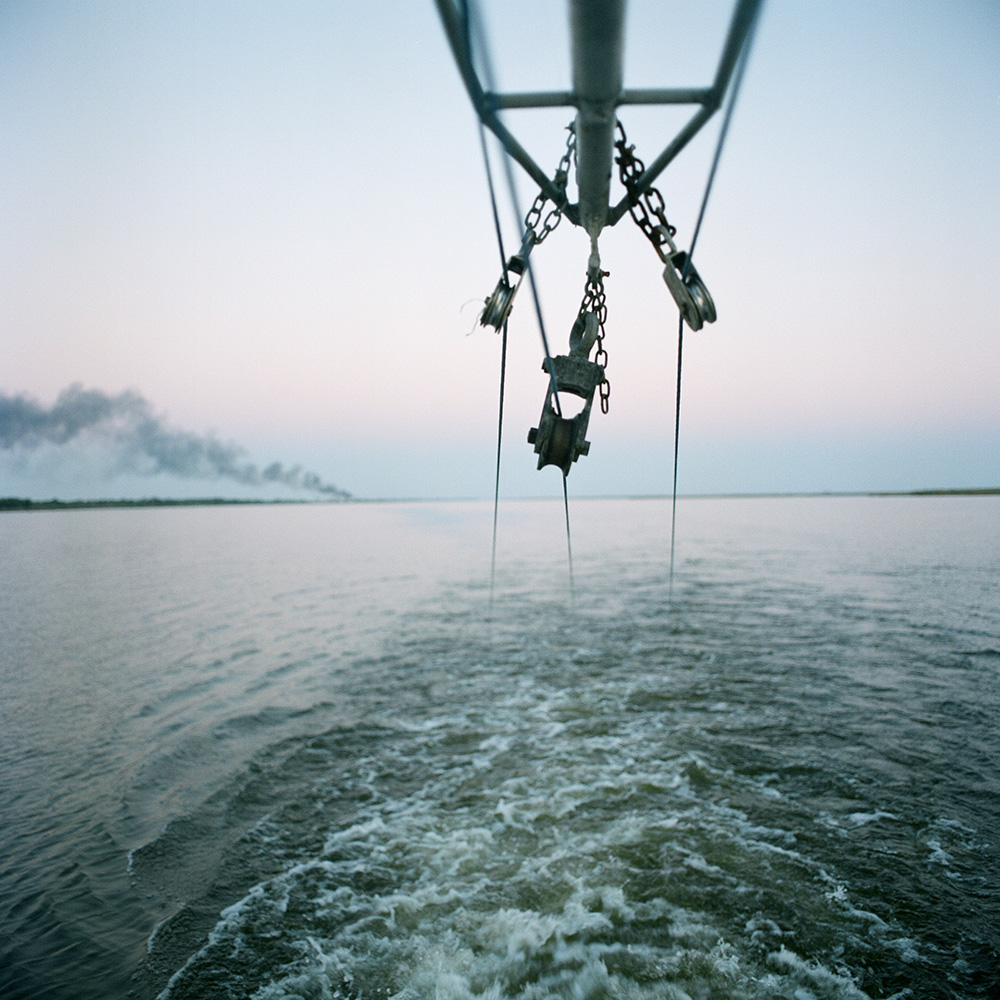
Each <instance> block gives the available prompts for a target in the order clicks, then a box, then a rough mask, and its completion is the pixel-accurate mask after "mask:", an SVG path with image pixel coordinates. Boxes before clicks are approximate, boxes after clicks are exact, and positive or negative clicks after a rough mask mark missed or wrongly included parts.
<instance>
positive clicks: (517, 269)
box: [479, 228, 537, 331]
mask: <svg viewBox="0 0 1000 1000" xmlns="http://www.w3.org/2000/svg"><path fill="white" fill-rule="evenodd" d="M536 242H537V239H536V236H535V231H534V229H531V228H528V229H526V230H525V233H524V239H523V241H522V242H521V249H520V250H518V252H517V253H516V254H514V256H513V257H510V258H509V259H508V261H507V263H506V265H505V266H504V273H503V274H502V275H501V276H500V280H499V281H498V282H497V287H496V288H494V289H493V294H492V295H491V296H490V297H489V298H488V299H486V300H485V301H486V304H485V306H484V307H483V312H482V315H481V316H480V317H479V325H480V326H492V327H493V329H495V330H498V331H499V330H502V329H503V325H504V323H506V322H507V317H508V316H510V311H511V309H513V308H514V296H515V295H516V294H517V290H518V288H520V287H521V281H522V280H523V279H524V274H525V271H527V269H528V256H529V255H530V253H531V248H532V247H533V246H534V245H535V243H536ZM508 274H514V275H517V281H516V282H514V283H511V281H510V280H509V279H508V277H507V276H508Z"/></svg>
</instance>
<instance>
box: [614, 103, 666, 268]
mask: <svg viewBox="0 0 1000 1000" xmlns="http://www.w3.org/2000/svg"><path fill="white" fill-rule="evenodd" d="M618 135H619V138H618V141H617V142H616V143H615V149H617V150H618V155H617V156H616V157H615V162H616V163H617V164H618V176H619V178H620V180H621V182H622V184H623V185H624V187H625V190H626V191H628V201H629V206H628V211H629V215H631V216H632V219H633V221H634V222H635V224H636V225H637V226H638V227H639V228H640V229H641V230H642V231H643V232H644V233H645V234H646V238H647V239H648V240H649V242H650V243H652V244H653V248H654V249H655V250H656V252H657V254H658V255H659V257H660V260H662V261H663V262H664V264H666V263H668V262H669V259H670V258H669V255H668V254H667V253H665V252H664V250H663V244H664V243H667V244H669V245H670V248H671V249H672V250H676V247H675V246H674V245H673V237H674V236H676V235H677V228H676V227H675V226H672V225H670V223H669V222H668V221H667V213H666V206H665V204H664V202H663V195H662V194H660V192H659V191H658V190H657V189H656V188H655V187H650V188H647V189H646V190H645V191H643V192H641V193H640V194H636V193H635V182H636V179H637V178H639V177H640V176H642V174H643V172H644V171H645V169H646V165H645V164H644V163H643V162H642V160H640V159H639V157H638V156H636V155H635V146H630V145H628V140H627V139H626V138H625V129H624V128H623V127H622V123H621V122H618ZM654 219H655V223H654Z"/></svg>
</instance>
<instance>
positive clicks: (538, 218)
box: [524, 123, 576, 244]
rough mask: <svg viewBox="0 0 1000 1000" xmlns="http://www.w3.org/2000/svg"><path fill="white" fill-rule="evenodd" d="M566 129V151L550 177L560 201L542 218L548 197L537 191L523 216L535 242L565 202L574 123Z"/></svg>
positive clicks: (556, 220) (554, 223)
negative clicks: (567, 133)
mask: <svg viewBox="0 0 1000 1000" xmlns="http://www.w3.org/2000/svg"><path fill="white" fill-rule="evenodd" d="M566 131H567V132H569V137H568V138H567V139H566V151H565V152H564V153H563V155H562V158H561V159H560V160H559V166H558V167H556V173H555V177H554V178H553V179H552V183H553V185H554V186H555V187H556V188H557V189H558V190H559V191H560V193H561V194H562V201H561V203H560V204H558V205H553V206H552V207H551V208H550V209H549V211H548V212H547V213H546V215H545V218H544V219H543V218H542V210H543V209H544V208H545V204H546V202H547V201H548V197H547V196H546V194H545V193H544V192H543V191H539V192H538V195H537V196H536V198H535V200H534V202H533V204H532V206H531V208H529V209H528V214H527V215H526V216H525V217H524V228H525V231H527V232H531V233H533V234H534V239H533V240H532V242H533V243H535V244H538V243H541V242H542V240H544V239H545V237H546V236H548V235H549V233H551V232H552V230H553V229H555V228H556V226H558V225H559V220H560V219H562V212H563V207H564V206H565V204H566V181H567V179H568V177H569V165H570V162H571V161H572V158H573V156H574V155H575V153H576V129H575V127H574V125H573V124H572V123H571V124H570V125H568V126H567V127H566Z"/></svg>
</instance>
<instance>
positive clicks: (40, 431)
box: [0, 384, 350, 498]
mask: <svg viewBox="0 0 1000 1000" xmlns="http://www.w3.org/2000/svg"><path fill="white" fill-rule="evenodd" d="M96 439H104V440H110V441H111V442H112V443H113V444H114V446H115V452H116V455H117V457H118V462H117V466H118V471H122V472H123V471H130V472H141V473H146V474H149V475H155V474H157V473H166V474H168V475H174V476H183V477H184V478H187V479H213V478H218V477H222V478H224V479H230V480H233V481H235V482H238V483H242V484H243V485H245V486H266V485H269V484H278V485H282V486H287V487H290V488H291V489H295V490H304V491H308V492H310V493H318V494H323V495H325V496H330V497H341V498H346V497H349V496H350V494H349V493H346V492H345V491H344V490H341V489H338V488H337V487H336V486H333V485H331V484H329V483H326V482H324V481H323V480H322V479H321V478H320V477H319V476H317V475H316V473H314V472H307V471H305V470H304V469H302V467H301V466H298V465H294V466H291V467H287V468H286V467H285V466H284V465H282V464H281V462H272V463H271V464H270V465H268V466H267V467H266V468H264V469H259V468H258V467H257V466H256V465H254V464H253V463H252V462H247V461H246V460H245V456H246V454H247V453H246V450H245V449H244V448H241V447H240V446H239V445H237V444H232V443H230V444H226V443H224V442H222V441H219V440H218V439H217V438H214V437H212V436H211V435H202V434H193V433H191V432H190V431H181V430H172V429H171V428H169V427H167V426H166V424H165V423H164V421H163V419H162V418H161V417H159V416H157V415H156V414H154V413H153V411H152V409H151V407H150V405H149V403H148V402H147V401H146V400H145V399H144V398H143V397H142V396H140V395H139V394H138V393H137V392H123V393H120V394H119V395H117V396H109V395H107V394H106V393H103V392H101V391H100V390H99V389H84V388H83V386H81V385H79V384H74V385H71V386H69V388H67V389H63V391H62V392H61V393H59V396H58V397H57V399H56V401H55V403H54V404H53V405H52V406H51V407H49V408H46V407H44V406H42V404H41V403H39V402H38V400H36V399H32V398H31V397H30V396H25V395H18V396H7V395H4V394H2V393H0V449H5V450H11V449H15V448H17V449H22V450H33V449H35V448H38V447H40V446H42V445H44V444H54V445H67V444H70V443H71V442H77V443H79V444H85V443H86V442H87V441H93V440H96Z"/></svg>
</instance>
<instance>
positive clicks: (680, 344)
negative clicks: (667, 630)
mask: <svg viewBox="0 0 1000 1000" xmlns="http://www.w3.org/2000/svg"><path fill="white" fill-rule="evenodd" d="M759 18H760V7H758V8H757V11H756V14H755V15H754V20H753V24H751V25H750V29H749V31H748V32H747V36H746V40H745V41H744V44H743V51H742V52H741V53H740V58H739V64H738V65H737V67H736V73H735V76H734V77H733V87H732V92H731V94H730V97H729V103H728V104H727V105H726V112H725V114H724V115H723V118H722V127H721V128H720V129H719V139H718V142H716V144H715V155H714V156H713V157H712V166H711V167H710V169H709V171H708V180H707V182H706V183H705V193H704V195H703V196H702V199H701V208H700V209H699V210H698V220H697V222H695V226H694V233H693V235H692V236H691V248H690V249H689V250H688V254H687V259H686V260H685V261H684V270H683V272H682V274H681V280H682V281H683V282H686V281H687V278H688V274H689V272H690V269H691V263H692V260H693V258H694V248H695V244H696V243H697V242H698V234H699V233H700V232H701V224H702V222H703V221H704V218H705V209H706V207H707V206H708V196H709V195H710V194H711V193H712V184H713V183H714V182H715V173H716V170H717V169H718V167H719V160H720V158H721V157H722V147H723V146H724V145H725V142H726V134H727V133H728V132H729V123H730V122H731V121H732V118H733V108H735V107H736V98H737V97H738V96H739V92H740V84H741V83H742V82H743V72H744V70H745V69H746V65H747V61H748V60H749V57H750V49H751V47H752V46H753V37H754V33H755V32H756V30H757V23H758V20H759ZM683 360H684V317H683V316H682V317H680V320H679V322H678V324H677V395H676V400H675V404H674V483H673V493H672V496H671V502H670V574H669V581H668V585H667V598H668V600H672V599H673V596H674V541H675V539H676V533H677V460H678V455H679V453H680V432H681V372H682V363H683Z"/></svg>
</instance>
